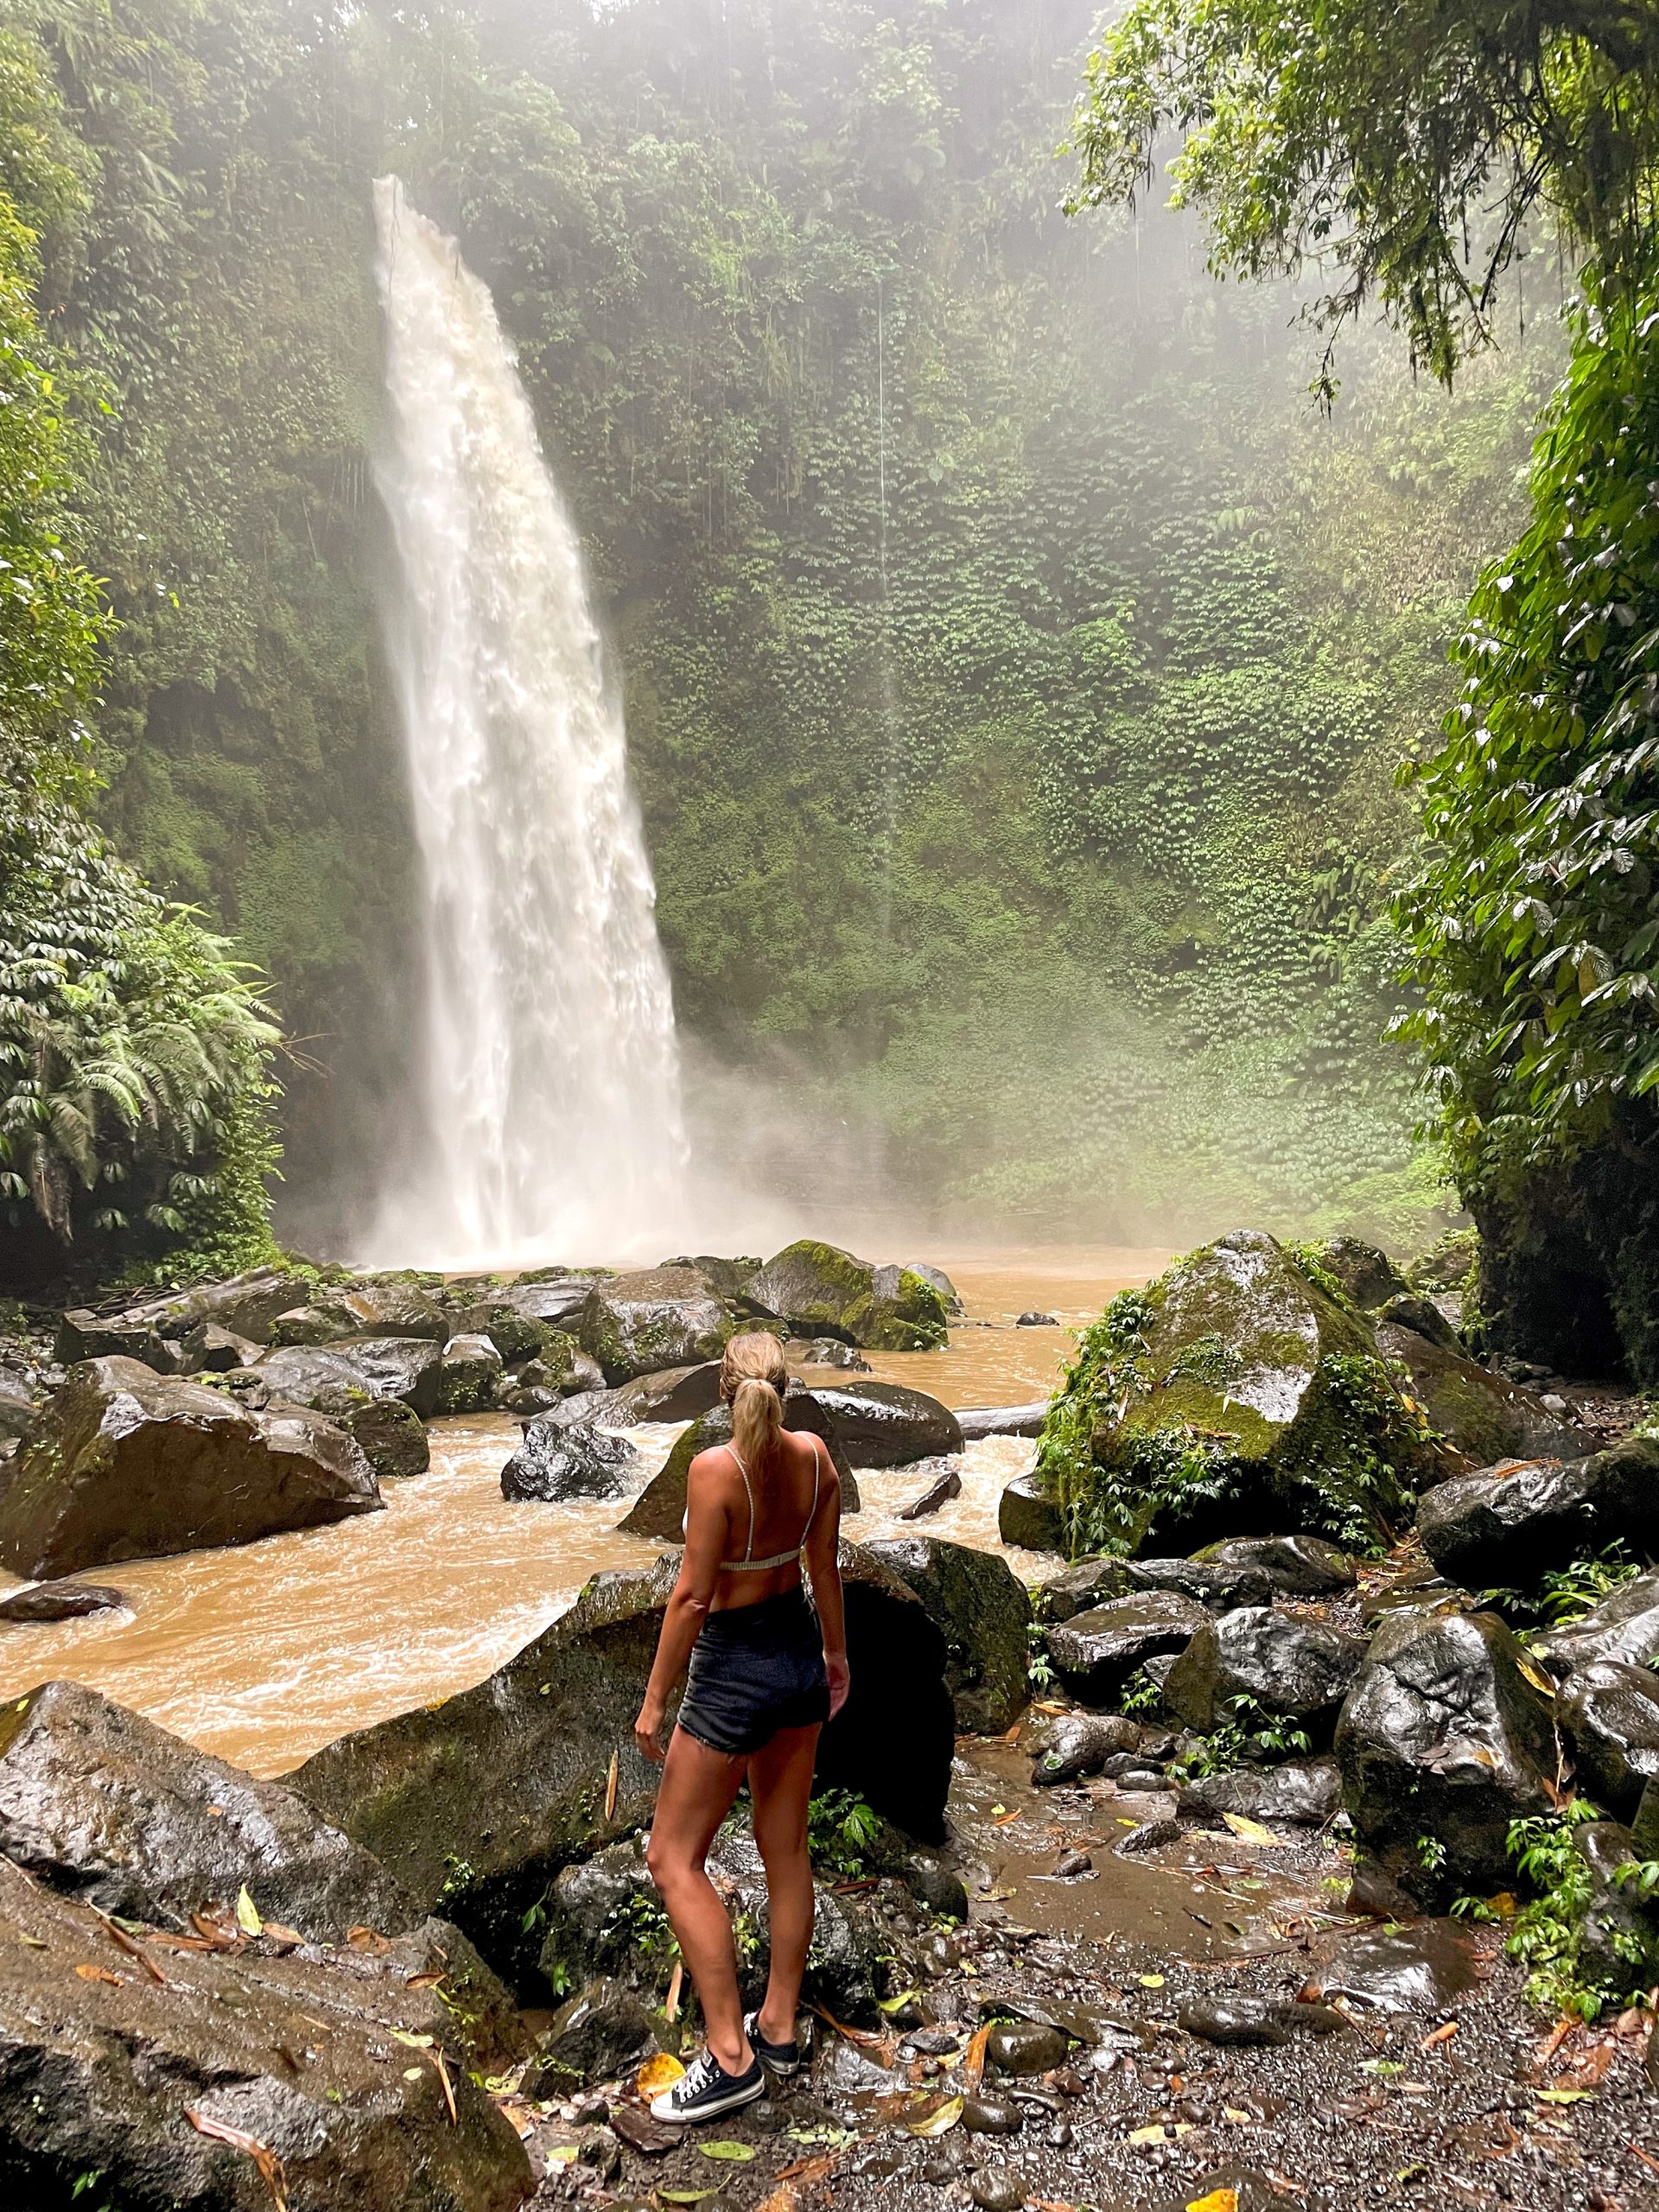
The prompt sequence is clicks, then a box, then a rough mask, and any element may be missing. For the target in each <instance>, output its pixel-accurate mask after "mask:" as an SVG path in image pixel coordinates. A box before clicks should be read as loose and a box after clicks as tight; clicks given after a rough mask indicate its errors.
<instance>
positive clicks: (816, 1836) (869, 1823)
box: [806, 1789, 880, 1882]
mask: <svg viewBox="0 0 1659 2212" xmlns="http://www.w3.org/2000/svg"><path fill="white" fill-rule="evenodd" d="M879 1829H880V1822H879V1821H878V1820H877V1818H876V1815H875V1814H874V1810H873V1809H872V1808H871V1807H870V1806H868V1804H867V1803H866V1802H865V1801H864V1800H863V1798H861V1796H858V1795H857V1794H856V1792H855V1791H853V1790H850V1789H820V1790H818V1791H817V1792H816V1794H815V1795H814V1796H813V1797H812V1800H811V1802H810V1804H809V1805H808V1807H807V1808H806V1848H807V1854H808V1856H809V1857H810V1859H811V1861H812V1864H813V1866H814V1867H815V1868H816V1869H817V1872H819V1873H820V1874H823V1875H827V1876H829V1878H830V1879H831V1880H833V1881H837V1882H859V1881H862V1880H863V1878H864V1877H865V1876H866V1875H867V1874H868V1872H869V1871H870V1868H869V1865H868V1850H869V1847H870V1845H871V1844H872V1843H874V1840H875V1839H876V1835H877V1834H878V1832H879Z"/></svg>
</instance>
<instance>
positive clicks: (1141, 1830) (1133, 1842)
mask: <svg viewBox="0 0 1659 2212" xmlns="http://www.w3.org/2000/svg"><path fill="white" fill-rule="evenodd" d="M1180 1838H1181V1824H1180V1822H1179V1821H1178V1820H1175V1819H1174V1818H1173V1817H1172V1816H1171V1815H1167V1814H1160V1815H1158V1817H1156V1818H1155V1819H1153V1820H1150V1821H1140V1822H1139V1823H1138V1824H1137V1825H1136V1826H1135V1827H1132V1828H1128V1829H1127V1830H1125V1832H1124V1834H1122V1835H1121V1836H1119V1838H1118V1839H1117V1841H1116V1844H1115V1845H1114V1846H1113V1849H1114V1850H1116V1851H1117V1852H1119V1853H1129V1854H1130V1855H1131V1856H1133V1855H1134V1854H1135V1853H1139V1852H1142V1851H1161V1850H1162V1848H1163V1847H1164V1846H1165V1844H1166V1843H1179V1841H1180Z"/></svg>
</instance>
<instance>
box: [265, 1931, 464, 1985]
mask: <svg viewBox="0 0 1659 2212" xmlns="http://www.w3.org/2000/svg"><path fill="white" fill-rule="evenodd" d="M265 1926H266V1927H267V1929H269V1927H270V1922H269V1921H267V1922H266V1923H265ZM447 1980H448V1975H447V1974H410V1977H409V1980H408V1982H407V1983H406V1984H405V1986H406V1987H408V1988H410V1989H435V1988H436V1987H437V1986H438V1984H439V1983H440V1982H441V1981H447Z"/></svg>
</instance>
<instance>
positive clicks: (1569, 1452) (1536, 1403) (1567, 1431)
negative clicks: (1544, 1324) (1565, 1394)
mask: <svg viewBox="0 0 1659 2212" xmlns="http://www.w3.org/2000/svg"><path fill="white" fill-rule="evenodd" d="M1376 1341H1377V1344H1378V1347H1379V1348H1380V1350H1381V1351H1383V1353H1384V1354H1386V1356H1387V1357H1389V1359H1392V1360H1397V1361H1398V1362H1399V1363H1400V1364H1401V1365H1402V1367H1403V1368H1404V1369H1405V1370H1406V1372H1407V1373H1408V1375H1409V1376H1410V1377H1411V1394H1412V1395H1413V1397H1414V1398H1415V1399H1416V1400H1417V1401H1418V1402H1419V1403H1420V1404H1421V1407H1422V1408H1423V1410H1424V1412H1425V1413H1426V1414H1427V1416H1428V1422H1429V1426H1430V1427H1431V1428H1433V1429H1434V1430H1435V1431H1436V1432H1437V1433H1439V1434H1440V1435H1441V1436H1443V1437H1444V1438H1445V1439H1446V1441H1447V1443H1449V1444H1450V1445H1451V1446H1452V1447H1453V1449H1454V1450H1456V1451H1458V1452H1461V1453H1462V1455H1463V1457H1464V1459H1465V1460H1466V1461H1468V1462H1469V1463H1470V1464H1471V1465H1474V1466H1477V1467H1490V1466H1491V1465H1492V1463H1493V1461H1494V1460H1497V1459H1509V1458H1511V1457H1514V1458H1516V1459H1541V1458H1544V1457H1546V1456H1549V1457H1553V1458H1556V1459H1572V1458H1574V1457H1576V1456H1578V1455H1580V1454H1581V1453H1583V1452H1586V1450H1588V1449H1589V1448H1590V1447H1591V1446H1592V1445H1593V1444H1594V1442H1595V1439H1594V1438H1593V1437H1592V1436H1591V1435H1590V1434H1589V1433H1588V1432H1587V1431H1586V1430H1585V1429H1582V1428H1579V1427H1575V1426H1574V1425H1573V1423H1572V1422H1571V1421H1562V1420H1561V1419H1560V1417H1559V1415H1557V1414H1553V1413H1551V1412H1550V1410H1549V1408H1548V1406H1546V1405H1545V1404H1544V1402H1543V1401H1542V1400H1541V1398H1538V1397H1535V1395H1533V1393H1532V1392H1531V1391H1530V1390H1523V1389H1522V1388H1521V1387H1520V1385H1519V1384H1518V1383H1506V1382H1505V1381H1504V1379H1503V1376H1501V1375H1494V1374H1493V1373H1492V1372H1491V1369H1490V1368H1485V1367H1479V1366H1477V1364H1476V1363H1475V1362H1474V1361H1473V1360H1472V1359H1467V1358H1465V1357H1464V1355H1463V1354H1462V1353H1461V1352H1460V1351H1456V1350H1449V1349H1448V1348H1447V1347H1446V1345H1445V1344H1431V1343H1430V1342H1429V1341H1428V1339H1427V1338H1426V1337H1423V1336H1420V1335H1419V1334H1418V1332H1417V1331H1416V1330H1415V1329H1407V1328H1402V1327H1400V1326H1399V1325H1397V1324H1396V1323H1395V1322H1393V1321H1388V1320H1385V1321H1383V1322H1382V1323H1381V1324H1380V1325H1379V1326H1378V1329H1377V1332H1376Z"/></svg>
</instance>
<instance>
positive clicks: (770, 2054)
mask: <svg viewBox="0 0 1659 2212" xmlns="http://www.w3.org/2000/svg"><path fill="white" fill-rule="evenodd" d="M743 2032H744V2034H745V2035H746V2036H747V2037H748V2039H749V2041H750V2043H751V2044H753V2046H754V2055H755V2056H756V2057H757V2058H758V2059H759V2060H760V2063H761V2064H762V2065H763V2066H764V2067H765V2068H766V2070H767V2072H768V2073H770V2074H782V2075H790V2074H798V2072H799V2071H800V2066H801V2046H800V2045H799V2044H798V2043H796V2042H793V2041H791V2042H789V2043H772V2042H769V2041H768V2040H767V2038H766V2037H765V2036H763V2035H762V2034H761V2032H760V2014H759V2013H758V2012H746V2013H745V2014H744V2015H743Z"/></svg>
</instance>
